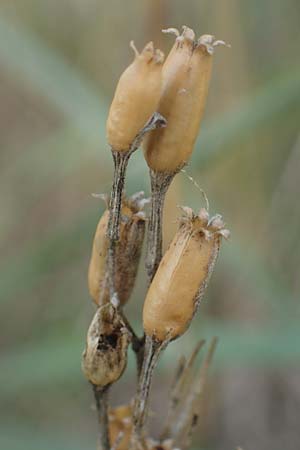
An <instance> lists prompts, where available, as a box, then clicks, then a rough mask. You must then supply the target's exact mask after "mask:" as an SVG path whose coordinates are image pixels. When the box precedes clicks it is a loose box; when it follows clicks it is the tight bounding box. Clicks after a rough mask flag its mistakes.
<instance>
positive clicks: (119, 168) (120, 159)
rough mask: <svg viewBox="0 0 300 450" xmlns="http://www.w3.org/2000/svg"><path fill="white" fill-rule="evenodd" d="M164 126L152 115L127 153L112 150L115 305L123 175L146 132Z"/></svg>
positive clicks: (111, 281) (110, 259)
mask: <svg viewBox="0 0 300 450" xmlns="http://www.w3.org/2000/svg"><path fill="white" fill-rule="evenodd" d="M165 126H166V120H165V119H164V118H163V117H162V116H161V115H160V114H159V113H154V114H153V116H152V117H151V118H150V119H149V121H148V122H147V123H146V125H145V126H144V127H143V128H142V129H141V130H140V132H139V133H138V135H137V136H136V138H135V139H134V141H133V142H132V144H131V147H130V149H129V150H128V151H120V152H119V151H115V150H114V149H113V148H112V156H113V160H114V176H113V185H112V190H111V196H110V204H109V220H108V226H107V236H108V238H109V241H110V244H109V253H108V268H109V286H110V292H111V299H114V300H115V301H116V304H118V296H117V292H116V289H115V253H116V246H117V242H118V241H119V238H120V219H121V208H122V197H123V192H124V184H125V175H126V169H127V165H128V161H129V158H130V156H131V155H132V153H134V152H135V151H136V150H137V149H138V148H139V146H140V145H141V142H142V140H143V137H144V136H145V134H146V133H147V132H148V131H151V130H154V129H156V128H161V127H165Z"/></svg>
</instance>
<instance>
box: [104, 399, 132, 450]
mask: <svg viewBox="0 0 300 450" xmlns="http://www.w3.org/2000/svg"><path fill="white" fill-rule="evenodd" d="M108 418H109V438H110V445H111V447H113V446H115V444H116V443H117V444H118V445H116V446H115V448H116V450H127V449H128V447H129V443H130V438H131V434H132V428H133V424H132V406H131V405H122V406H118V407H117V408H113V409H112V410H111V411H110V412H109V416H108ZM118 441H119V442H118Z"/></svg>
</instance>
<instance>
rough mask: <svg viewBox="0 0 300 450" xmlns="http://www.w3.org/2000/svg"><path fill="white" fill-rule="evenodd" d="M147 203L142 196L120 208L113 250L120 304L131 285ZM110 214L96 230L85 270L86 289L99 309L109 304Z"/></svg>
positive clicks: (106, 214)
mask: <svg viewBox="0 0 300 450" xmlns="http://www.w3.org/2000/svg"><path fill="white" fill-rule="evenodd" d="M146 202H147V200H146V199H144V198H143V193H138V194H137V195H135V196H132V197H131V198H130V199H128V200H126V199H125V198H124V199H123V202H122V209H121V223H120V240H119V242H118V246H117V251H116V278H115V287H116V291H117V294H118V299H119V301H120V304H121V305H124V304H125V303H126V302H127V300H128V298H129V296H130V294H131V292H132V289H133V286H134V282H135V278H136V274H137V270H138V265H139V260H140V255H141V249H142V245H143V240H144V234H145V215H144V212H143V211H142V209H143V206H144V205H145V203H146ZM108 220H109V211H108V210H106V211H105V212H104V214H103V215H102V217H101V219H100V221H99V223H98V225H97V229H96V233H95V237H94V242H93V248H92V255H91V260H90V265H89V270H88V287H89V292H90V295H91V297H92V299H93V300H94V302H95V303H96V304H97V305H99V306H101V305H104V304H105V303H108V302H109V299H110V293H109V286H108V277H107V264H106V263H107V254H108V247H109V240H108V238H107V236H106V232H107V226H108Z"/></svg>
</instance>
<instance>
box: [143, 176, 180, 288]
mask: <svg viewBox="0 0 300 450" xmlns="http://www.w3.org/2000/svg"><path fill="white" fill-rule="evenodd" d="M175 175H176V172H175V173H168V172H167V173H166V172H156V171H154V170H152V169H150V180H151V211H150V218H149V224H148V237H147V257H146V270H147V275H148V280H149V284H150V283H151V281H152V279H153V277H154V275H155V272H156V270H157V268H158V265H159V263H160V260H161V258H162V238H163V236H162V225H163V209H164V202H165V196H166V193H167V190H168V188H169V186H170V184H171V183H172V180H173V178H174V176H175Z"/></svg>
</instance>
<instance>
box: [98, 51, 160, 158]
mask: <svg viewBox="0 0 300 450" xmlns="http://www.w3.org/2000/svg"><path fill="white" fill-rule="evenodd" d="M131 47H132V48H133V50H134V54H135V58H134V61H133V63H132V64H130V66H129V67H127V69H126V70H125V71H124V72H123V74H122V75H121V77H120V79H119V82H118V85H117V88H116V91H115V95H114V99H113V101H112V104H111V107H110V110H109V115H108V119H107V124H106V130H107V140H108V142H109V144H110V146H111V147H112V149H113V150H114V151H117V152H126V151H128V150H130V147H131V145H132V143H133V141H134V139H135V138H136V136H137V135H138V133H139V132H140V130H141V129H142V128H143V127H144V126H145V125H146V122H147V121H148V120H149V119H150V118H151V116H152V115H153V114H154V112H155V111H156V109H157V106H158V102H159V99H160V94H161V83H162V77H161V69H162V63H163V61H164V55H163V53H162V52H161V51H160V50H155V49H154V46H153V42H149V44H147V45H146V46H145V48H144V49H143V51H142V52H141V53H139V52H138V51H137V49H136V48H135V46H134V44H133V42H131Z"/></svg>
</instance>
